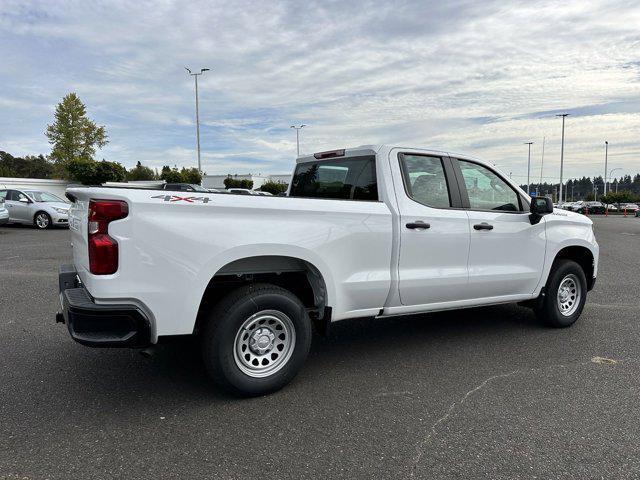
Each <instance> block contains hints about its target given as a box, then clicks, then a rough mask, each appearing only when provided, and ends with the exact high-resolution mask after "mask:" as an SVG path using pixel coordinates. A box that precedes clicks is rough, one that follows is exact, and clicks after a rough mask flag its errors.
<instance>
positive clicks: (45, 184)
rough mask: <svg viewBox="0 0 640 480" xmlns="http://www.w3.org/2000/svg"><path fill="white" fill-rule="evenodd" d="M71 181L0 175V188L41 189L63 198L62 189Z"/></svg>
mask: <svg viewBox="0 0 640 480" xmlns="http://www.w3.org/2000/svg"><path fill="white" fill-rule="evenodd" d="M71 184H72V182H69V181H68V180H49V179H44V178H11V177H0V188H1V189H4V188H6V189H12V188H15V189H17V190H41V191H43V192H49V193H53V194H54V195H56V196H58V197H61V198H64V191H65V190H66V189H67V187H68V186H69V185H71Z"/></svg>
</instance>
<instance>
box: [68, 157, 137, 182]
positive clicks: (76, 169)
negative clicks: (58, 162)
mask: <svg viewBox="0 0 640 480" xmlns="http://www.w3.org/2000/svg"><path fill="white" fill-rule="evenodd" d="M67 171H68V173H69V179H71V180H73V181H76V182H80V183H82V184H84V185H100V184H102V183H105V182H123V181H124V180H125V179H126V177H127V170H126V169H125V168H124V167H123V166H122V165H120V164H119V163H116V162H107V161H106V160H102V161H101V162H96V161H94V160H90V159H84V158H77V159H74V160H70V161H68V162H67Z"/></svg>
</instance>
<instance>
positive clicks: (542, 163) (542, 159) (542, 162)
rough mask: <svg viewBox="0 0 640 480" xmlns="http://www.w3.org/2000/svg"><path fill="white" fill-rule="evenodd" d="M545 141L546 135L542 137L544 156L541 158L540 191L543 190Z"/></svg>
mask: <svg viewBox="0 0 640 480" xmlns="http://www.w3.org/2000/svg"><path fill="white" fill-rule="evenodd" d="M544 141H545V137H542V158H541V160H540V191H542V168H543V167H544Z"/></svg>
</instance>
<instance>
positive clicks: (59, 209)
mask: <svg viewBox="0 0 640 480" xmlns="http://www.w3.org/2000/svg"><path fill="white" fill-rule="evenodd" d="M53 209H54V210H55V211H56V212H58V213H65V214H66V213H69V210H67V209H66V208H57V207H53Z"/></svg>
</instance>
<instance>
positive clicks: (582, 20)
mask: <svg viewBox="0 0 640 480" xmlns="http://www.w3.org/2000/svg"><path fill="white" fill-rule="evenodd" d="M639 26H640V2H638V1H637V0H636V1H607V2H604V1H598V0H589V1H582V0H580V1H572V0H568V1H535V0H529V1H524V2H510V1H504V0H501V1H493V0H483V1H475V0H474V1H459V0H452V1H431V0H410V1H398V2H395V1H390V0H386V1H362V2H351V1H347V0H342V1H322V2H315V1H304V2H302V1H279V0H270V1H268V2H264V1H236V0H234V1H215V0H213V1H206V2H200V1H198V0H189V1H182V0H176V1H168V0H165V1H157V2H145V1H135V2H133V1H124V2H119V1H110V2H92V1H87V0H85V1H77V2H76V1H62V0H59V1H57V0H49V1H41V2H38V1H28V0H19V1H13V0H0V112H1V114H0V150H5V151H8V152H9V153H12V154H13V155H25V154H40V153H43V154H47V153H49V152H50V149H51V147H50V145H49V144H48V143H47V139H46V137H45V136H44V130H45V128H46V125H47V124H48V123H51V121H52V118H53V112H54V109H55V105H56V104H57V103H58V102H59V101H60V100H61V99H62V97H63V96H64V95H65V94H67V93H69V92H76V93H77V94H78V95H79V96H80V98H81V99H82V100H83V101H84V103H85V104H86V106H87V111H88V114H89V116H90V117H91V118H92V119H93V120H94V121H95V122H96V123H98V124H100V125H105V126H106V129H107V132H108V135H109V140H110V143H109V144H108V146H106V147H105V148H103V149H102V150H100V151H99V152H98V154H97V158H99V159H101V158H105V159H107V160H112V161H118V162H120V163H122V164H123V165H125V166H126V167H131V166H133V165H135V163H136V161H138V160H139V161H141V162H142V163H143V164H145V165H148V166H151V167H161V166H162V165H167V164H168V165H177V166H178V167H182V166H196V165H197V160H196V151H195V100H194V85H193V79H192V78H191V77H189V76H188V75H187V73H186V71H185V70H184V67H185V66H188V67H190V68H191V69H192V70H196V71H197V70H199V69H200V68H202V67H207V68H210V69H211V70H210V71H208V72H206V73H205V74H204V75H203V76H202V77H200V81H199V87H200V92H199V93H200V120H201V149H202V162H203V167H202V168H203V170H204V171H205V172H206V173H208V174H227V173H231V174H234V173H238V174H240V173H247V172H251V173H254V174H273V173H288V172H290V171H291V170H292V168H293V165H294V162H295V157H296V142H295V131H294V130H293V129H291V128H290V126H291V125H292V124H300V123H305V124H308V127H305V128H304V129H303V130H302V131H301V152H303V153H311V152H317V151H322V150H329V149H335V148H344V147H353V146H357V145H362V144H378V143H390V144H401V145H405V146H411V147H428V148H434V149H441V150H445V151H451V152H460V153H466V154H469V155H473V156H477V157H481V158H484V159H486V160H488V161H490V162H492V163H494V164H496V165H497V166H498V167H499V168H500V169H501V170H502V171H504V172H506V173H512V174H513V177H514V178H515V179H517V180H520V181H521V182H522V183H525V182H526V175H527V145H525V142H534V144H533V145H532V147H531V157H532V160H531V181H532V182H534V181H536V178H537V179H538V180H539V179H540V173H541V172H540V167H541V159H542V146H543V138H545V142H544V143H545V149H544V168H543V171H542V177H543V180H546V181H557V180H558V176H559V170H560V139H561V120H560V119H559V118H557V117H556V116H555V115H556V114H558V113H570V114H571V115H570V116H569V117H567V121H566V127H565V167H564V178H565V179H567V178H571V177H576V176H582V175H603V174H604V156H605V151H604V142H605V140H606V141H608V142H609V170H611V169H613V168H620V169H621V170H617V171H616V172H615V174H614V176H617V175H619V174H623V173H629V174H633V173H636V172H639V171H640V28H638V27H639Z"/></svg>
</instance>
